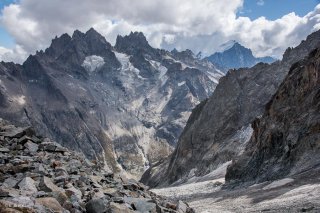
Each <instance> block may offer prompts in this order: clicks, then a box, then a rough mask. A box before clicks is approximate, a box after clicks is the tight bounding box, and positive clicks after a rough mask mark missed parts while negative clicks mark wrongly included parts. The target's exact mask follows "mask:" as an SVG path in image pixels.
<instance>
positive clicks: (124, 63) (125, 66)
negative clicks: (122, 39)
mask: <svg viewBox="0 0 320 213" xmlns="http://www.w3.org/2000/svg"><path fill="white" fill-rule="evenodd" d="M114 54H115V56H116V58H117V60H118V61H119V62H120V64H121V68H122V70H123V71H131V72H134V73H135V74H136V75H137V77H138V78H140V79H145V78H143V77H142V76H141V75H140V70H138V69H137V68H135V67H134V66H133V65H132V64H131V62H130V56H129V55H127V54H124V53H119V52H115V51H114Z"/></svg>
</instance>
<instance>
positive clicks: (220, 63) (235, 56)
mask: <svg viewBox="0 0 320 213" xmlns="http://www.w3.org/2000/svg"><path fill="white" fill-rule="evenodd" d="M220 49H221V50H220V51H219V52H216V53H214V54H212V55H210V56H208V57H206V58H205V59H206V60H208V61H210V62H211V63H213V64H214V65H216V66H217V67H218V68H219V69H221V70H222V71H224V72H227V71H228V70H229V69H239V68H244V67H249V68H250V67H253V66H254V65H256V64H258V63H260V62H262V63H268V64H270V63H272V62H274V61H276V59H274V58H272V57H269V56H267V57H258V58H256V57H254V56H253V53H252V51H251V50H250V49H248V48H246V47H244V46H242V45H241V44H239V43H238V42H237V41H234V40H232V41H229V42H227V43H225V44H223V45H221V48H220Z"/></svg>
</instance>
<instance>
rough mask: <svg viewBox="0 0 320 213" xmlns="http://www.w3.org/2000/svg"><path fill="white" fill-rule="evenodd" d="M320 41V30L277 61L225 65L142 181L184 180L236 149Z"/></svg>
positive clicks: (151, 183) (215, 164) (228, 157)
mask: <svg viewBox="0 0 320 213" xmlns="http://www.w3.org/2000/svg"><path fill="white" fill-rule="evenodd" d="M319 46H320V31H318V32H315V33H313V34H311V35H309V36H308V38H307V40H306V41H303V42H301V44H300V45H299V46H297V47H295V48H293V49H292V48H289V49H288V50H287V51H286V52H285V54H284V56H283V60H282V61H279V62H275V63H273V64H271V65H268V64H263V63H260V64H257V65H256V66H254V67H252V68H246V69H239V70H231V71H229V72H228V73H227V75H226V76H225V77H223V78H221V79H220V82H219V85H218V86H217V88H216V90H215V92H214V93H213V95H212V96H211V97H210V98H209V100H207V101H206V102H205V103H203V104H201V105H200V106H199V107H197V108H196V109H194V111H193V113H192V115H191V116H190V118H189V120H188V122H187V126H186V128H185V129H184V131H183V133H182V134H181V136H180V139H179V142H178V144H177V147H176V149H175V151H174V152H173V154H172V155H171V157H170V158H169V159H168V160H166V161H164V162H163V163H162V164H155V166H154V167H151V168H149V169H148V170H147V171H146V173H145V174H144V175H143V177H142V179H141V181H142V182H143V183H145V184H147V185H149V186H152V187H155V186H165V185H169V184H172V183H176V184H178V183H183V182H185V181H187V180H188V179H189V178H191V177H194V176H204V175H206V174H208V173H210V172H211V171H213V170H215V169H216V168H217V167H218V166H220V165H222V164H223V163H226V162H228V161H231V160H232V159H233V158H235V157H236V156H237V155H240V154H241V153H242V152H243V151H244V149H245V146H246V143H247V142H248V141H249V139H250V137H251V134H252V129H251V122H252V121H254V120H255V118H256V117H258V116H261V115H262V114H263V112H264V109H265V105H266V104H267V103H268V102H269V101H270V99H271V98H272V96H273V95H274V93H275V92H276V91H277V88H278V87H279V85H280V84H281V82H282V81H283V79H284V78H285V76H286V75H287V73H288V70H289V68H290V67H291V65H292V64H293V63H295V62H297V61H299V60H301V59H303V58H304V57H305V56H307V55H308V53H309V52H310V51H311V50H313V49H314V48H316V47H319ZM164 168H165V171H164Z"/></svg>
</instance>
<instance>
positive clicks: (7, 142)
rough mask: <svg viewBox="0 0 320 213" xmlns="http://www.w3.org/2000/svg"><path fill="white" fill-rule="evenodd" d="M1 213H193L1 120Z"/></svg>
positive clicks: (173, 201)
mask: <svg viewBox="0 0 320 213" xmlns="http://www.w3.org/2000/svg"><path fill="white" fill-rule="evenodd" d="M0 157H1V158H0V212H3V213H5V212H15V213H21V212H23V213H35V212H41V213H51V212H56V213H68V212H75V213H80V212H87V213H103V212H110V213H119V212H124V213H129V212H137V213H138V212H140V213H144V212H154V213H162V212H172V213H174V212H177V213H184V212H185V213H187V212H189V213H192V212H194V211H193V210H192V209H191V208H189V206H188V204H186V203H184V202H183V201H177V200H172V199H165V198H163V197H161V196H157V195H156V194H154V193H152V192H150V191H148V187H146V186H144V185H143V184H141V183H139V182H137V181H134V180H130V179H126V178H124V177H121V176H117V175H115V174H113V173H111V172H107V171H105V170H104V168H103V164H101V163H99V161H89V160H87V159H86V158H85V157H84V156H83V155H82V154H80V153H77V152H73V151H70V150H68V149H67V148H65V147H62V146H61V145H59V144H57V143H56V142H53V141H51V140H50V139H48V138H42V137H40V136H38V135H37V134H36V133H35V132H34V130H33V129H32V128H30V127H27V128H19V127H15V126H13V125H11V124H10V123H8V122H6V121H4V120H2V119H1V118H0Z"/></svg>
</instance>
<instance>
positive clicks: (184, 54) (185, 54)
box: [171, 49, 195, 61]
mask: <svg viewBox="0 0 320 213" xmlns="http://www.w3.org/2000/svg"><path fill="white" fill-rule="evenodd" d="M171 53H172V54H173V55H174V56H175V57H176V58H177V59H179V60H186V61H187V60H194V59H195V55H194V53H193V52H192V51H191V50H189V49H186V50H183V51H181V52H179V51H178V50H177V49H173V50H172V51H171Z"/></svg>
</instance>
